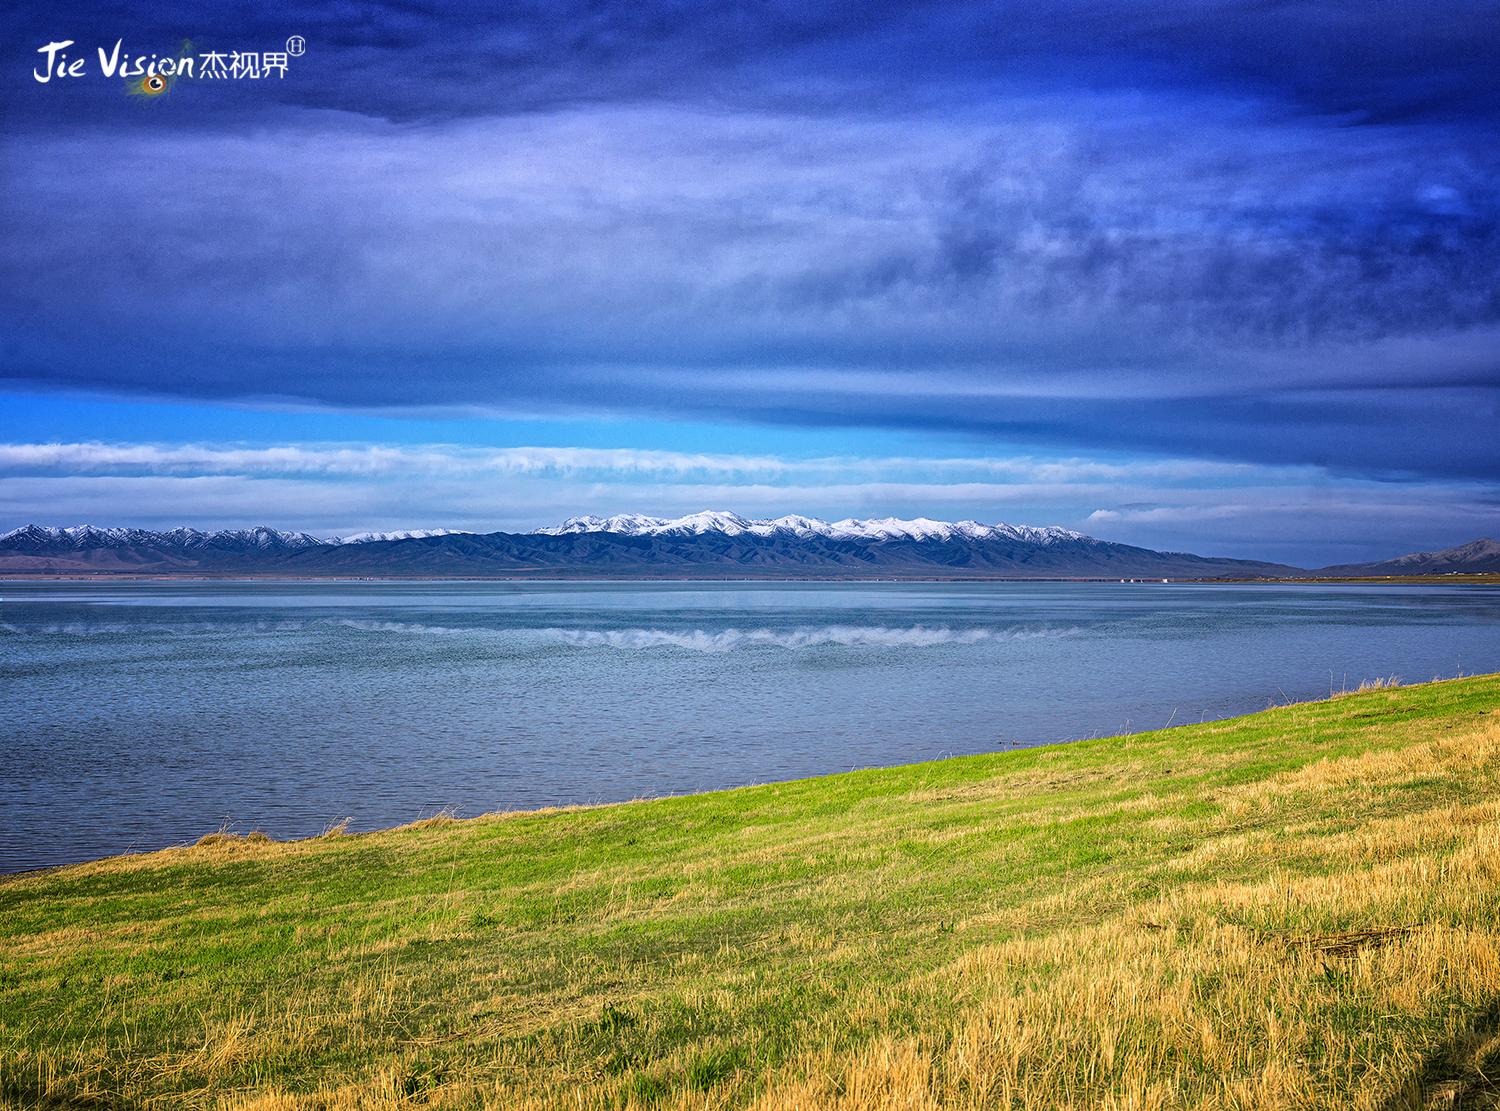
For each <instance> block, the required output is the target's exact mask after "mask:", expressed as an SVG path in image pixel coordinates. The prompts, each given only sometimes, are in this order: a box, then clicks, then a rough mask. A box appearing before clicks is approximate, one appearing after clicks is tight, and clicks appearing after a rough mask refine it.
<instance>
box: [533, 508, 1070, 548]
mask: <svg viewBox="0 0 1500 1111" xmlns="http://www.w3.org/2000/svg"><path fill="white" fill-rule="evenodd" d="M589 532H609V533H618V534H619V535H621V536H701V535H703V534H705V533H711V532H717V533H723V534H724V535H725V536H743V535H750V536H789V537H809V536H825V537H829V538H830V539H834V540H952V539H954V538H956V537H959V538H963V539H966V540H1017V541H1020V542H1022V543H1027V544H1051V543H1055V542H1057V541H1059V540H1086V539H1088V538H1087V537H1086V536H1084V534H1083V533H1081V532H1073V531H1072V530H1071V529H1065V528H1058V527H1056V526H1048V527H1046V528H1035V527H1033V526H1031V525H1007V524H1003V523H1002V524H993V525H982V524H980V523H979V522H978V521H934V520H931V519H929V518H927V517H917V518H915V519H913V520H909V521H907V520H901V519H900V518H897V517H879V518H871V519H868V520H861V519H859V518H856V517H847V518H845V519H844V520H842V521H823V520H820V519H818V518H817V517H800V516H788V517H775V518H770V519H764V520H753V519H750V518H746V517H741V516H740V515H739V514H738V513H728V512H725V511H723V510H714V509H705V510H704V511H703V512H701V513H690V514H688V515H687V516H686V517H647V516H645V515H644V514H640V513H622V514H620V515H618V516H615V517H569V518H568V519H567V520H566V521H564V522H563V523H562V524H560V525H555V526H552V527H550V528H540V529H537V530H535V532H533V533H532V535H533V536H567V535H570V534H574V533H589Z"/></svg>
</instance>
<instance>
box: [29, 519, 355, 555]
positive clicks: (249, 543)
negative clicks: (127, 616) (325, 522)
mask: <svg viewBox="0 0 1500 1111" xmlns="http://www.w3.org/2000/svg"><path fill="white" fill-rule="evenodd" d="M21 542H29V543H32V544H42V545H50V546H53V547H56V546H65V547H71V548H75V549H78V550H80V551H82V550H91V549H98V548H107V547H112V546H120V545H143V544H144V545H151V546H160V545H164V544H165V545H168V546H172V547H178V548H183V549H187V550H193V549H201V548H227V547H243V548H254V549H256V550H258V551H291V550H295V549H298V548H312V547H317V546H318V545H320V544H326V543H327V541H326V540H322V539H319V538H318V537H316V536H310V535H309V534H307V533H305V532H283V531H282V530H280V529H273V528H268V527H266V526H264V525H261V526H258V527H256V528H245V529H224V530H222V531H220V532H202V531H200V530H198V529H193V528H175V529H171V530H169V531H167V532H153V531H152V530H150V529H138V528H99V527H97V526H95V525H72V526H69V527H67V528H55V527H49V526H47V525H25V526H23V527H22V528H18V529H12V530H11V531H10V532H7V533H3V534H0V544H8V546H12V547H14V546H16V545H17V544H18V543H21Z"/></svg>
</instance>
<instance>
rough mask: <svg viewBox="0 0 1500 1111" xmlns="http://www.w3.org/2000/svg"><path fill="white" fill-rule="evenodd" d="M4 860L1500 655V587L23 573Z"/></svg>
mask: <svg viewBox="0 0 1500 1111" xmlns="http://www.w3.org/2000/svg"><path fill="white" fill-rule="evenodd" d="M0 599H3V600H0V714H3V717H0V721H3V725H0V729H3V737H0V871H7V870H16V869H22V868H30V867H37V866H41V865H49V864H58V863H65V862H70V861H77V860H84V859H89V858H93V857H98V856H103V855H107V854H112V853H118V852H125V851H133V850H143V849H152V848H157V847H161V846H165V845H172V844H180V843H183V842H185V841H190V840H193V839H196V838H197V837H199V836H200V835H202V834H204V833H207V832H211V831H213V830H215V829H217V828H219V827H220V826H221V825H228V826H229V827H230V828H234V829H237V830H240V831H242V832H243V831H246V830H250V829H261V830H265V831H267V832H268V833H270V834H272V835H273V836H275V837H278V838H280V837H299V836H307V835H310V834H316V833H319V832H321V831H322V830H323V829H325V828H326V827H328V826H329V825H330V824H332V823H334V822H337V821H339V820H341V819H344V818H349V819H351V827H352V828H354V829H366V828H372V827H378V826H388V825H396V824H400V823H403V822H408V821H412V820H414V819H416V818H420V817H424V816H429V815H432V814H434V813H435V812H438V811H440V810H443V809H448V808H451V809H453V810H455V811H457V812H458V813H459V814H461V815H473V814H478V813H482V812H485V811H490V810H500V809H513V808H518V807H535V806H545V805H553V804H559V803H589V802H604V801H612V800H618V799H628V798H635V797H640V796H648V795H662V794H670V793H679V792H687V791H700V790H706V789H709V788H714V787H727V786H733V785H737V784H745V783H756V782H764V781H767V780H776V779H788V778H793V777H797V776H806V775H815V774H819V773H823V772H835V771H843V770H846V769H849V768H859V767H866V766H870V765H879V764H897V763H906V762H910V761H914V760H926V759H931V758H934V757H939V756H947V755H955V754H960V753H975V752H988V751H993V750H997V749H1004V748H1007V747H1013V746H1017V745H1031V744H1038V743H1044V742H1049V741H1061V740H1069V739H1074V738H1080V737H1090V736H1097V735H1107V734H1113V733H1119V732H1125V731H1131V730H1142V729H1155V728H1159V727H1161V726H1164V725H1168V724H1177V725H1180V724H1184V723H1188V722H1197V721H1201V720H1204V719H1212V718H1221V717H1228V716H1232V715H1235V714H1240V713H1244V712H1247V711H1252V710H1260V709H1264V708H1265V707H1266V706H1268V705H1271V704H1275V703H1282V702H1286V701H1289V700H1299V699H1307V698H1316V697H1320V696H1326V695H1327V694H1328V693H1329V690H1330V689H1339V688H1343V687H1346V686H1347V687H1354V686H1356V685H1358V683H1359V682H1360V681H1361V680H1363V679H1370V678H1376V677H1384V676H1391V675H1395V676H1399V677H1401V678H1402V679H1405V680H1407V681H1418V680H1425V679H1431V678H1433V677H1435V676H1444V677H1449V676H1453V675H1456V674H1459V673H1465V674H1475V673H1480V672H1486V671H1500V588H1495V587H1483V586H1468V587H1442V586H1410V587H1406V586H1358V585H1326V586H1325V585H1289V586H1262V585H1253V586H1252V585H1223V586H1210V585H1195V584H1161V583H1133V584H1126V583H1120V584H1116V583H980V584H975V583H965V584H951V583H882V584H868V583H859V584H853V583H850V584H843V583H839V584H829V583H791V584H787V583H777V584H744V583H535V582H533V583H477V582H471V583H462V582H444V583H410V582H405V583H380V582H363V583H305V582H299V583H268V582H255V583H226V582H198V583H169V582H134V583H129V582H114V583H4V584H0Z"/></svg>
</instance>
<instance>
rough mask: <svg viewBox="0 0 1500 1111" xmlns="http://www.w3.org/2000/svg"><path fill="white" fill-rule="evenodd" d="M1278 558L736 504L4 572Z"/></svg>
mask: <svg viewBox="0 0 1500 1111" xmlns="http://www.w3.org/2000/svg"><path fill="white" fill-rule="evenodd" d="M1295 572H1296V569H1295V568H1291V567H1287V566H1284V565H1281V564H1274V563H1262V562H1257V561H1253V560H1238V559H1223V558H1217V557H1206V556H1198V555H1193V554H1190V553H1187V552H1158V551H1152V550H1151V549H1149V548H1137V547H1133V546H1131V545H1129V544H1116V543H1112V542H1110V541H1107V540H1099V539H1096V538H1094V537H1091V536H1085V535H1084V534H1082V533H1079V532H1073V531H1071V530H1069V529H1063V528H1055V527H1049V528H1034V527H1031V526H1025V525H1008V524H994V525H984V524H980V523H978V522H976V521H960V522H957V523H951V522H946V521H932V520H928V519H926V518H918V519H917V520H912V521H904V520H898V519H895V518H885V519H879V520H856V519H849V520H844V521H836V522H827V521H821V520H818V519H817V518H812V517H782V518H777V519H776V520H768V521H756V520H749V519H746V518H743V517H740V516H738V515H736V514H733V513H722V512H704V513H697V514H692V515H691V516H688V517H679V518H660V517H645V516H640V515H628V516H622V517H613V518H607V519H603V518H597V517H576V518H573V519H571V520H569V521H567V522H565V523H564V524H562V525H560V526H557V527H555V528H548V529H540V530H538V531H536V532H531V533H505V532H494V533H485V534H477V533H465V532H454V531H450V530H443V529H438V530H431V531H428V532H415V533H387V534H369V533H364V534H360V535H358V536H354V537H347V538H339V537H331V538H326V539H320V538H318V537H315V536H310V535H308V534H307V533H297V532H282V531H279V530H276V529H271V528H264V527H262V528H254V529H243V530H233V531H225V532H213V533H208V532H201V531H198V530H196V529H172V530H170V531H167V532H151V531H148V530H144V529H118V528H96V527H93V526H88V525H80V526H77V527H74V528H47V527H43V526H39V525H28V526H26V527H25V528H21V529H16V530H14V531H13V532H10V533H6V534H5V535H3V536H0V573H6V574H126V573H135V574H200V575H201V574H265V575H290V576H301V575H305V576H349V575H355V576H398V577H400V576H410V577H424V576H439V577H443V576H476V577H487V576H498V577H535V578H550V577H573V578H587V577H623V578H653V577H668V578H765V579H776V578H934V577H937V578H1214V577H1256V576H1275V575H1283V574H1292V573H1295Z"/></svg>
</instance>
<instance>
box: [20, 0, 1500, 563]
mask: <svg viewBox="0 0 1500 1111" xmlns="http://www.w3.org/2000/svg"><path fill="white" fill-rule="evenodd" d="M0 27H3V28H4V32H3V36H0V41H3V43H4V53H3V71H0V144H3V148H4V149H3V150H0V528H9V527H15V526H19V525H21V524H24V523H28V522H33V521H35V522H38V523H43V524H76V523H80V522H84V521H87V522H89V523H94V524H103V525H141V526H146V527H158V526H174V525H180V524H185V525H194V526H198V527H229V526H233V527H238V526H246V525H252V524H270V525H273V526H276V527H281V528H294V529H304V530H307V531H311V532H314V533H318V534H338V533H348V532H354V531H361V530H368V529H394V528H421V527H448V528H471V529H479V530H484V531H489V530H495V529H505V530H521V529H526V528H532V527H536V526H540V525H544V524H551V523H555V522H557V521H559V520H561V519H562V518H564V517H567V516H570V515H573V514H580V513H601V514H608V513H616V512H644V513H653V514H663V515H676V514H680V513H686V512H691V511H695V510H700V509H704V508H715V509H727V510H732V511H736V512H740V513H743V514H745V515H747V516H778V515H781V514H785V513H803V514H808V515H814V516H823V517H828V518H842V517H848V516H856V517H880V516H892V515H894V516H903V517H911V516H926V517H933V518H938V519H949V520H955V519H962V518H973V519H977V520H981V521H985V522H994V521H1009V522H1012V523H1023V524H1037V525H1045V524H1056V525H1064V526H1067V527H1070V528H1076V529H1079V530H1081V531H1084V532H1087V533H1090V534H1092V535H1095V536H1100V537H1103V538H1106V539H1110V540H1119V541H1124V542H1127V543H1134V544H1142V545H1145V546H1149V547H1154V548H1165V549H1173V550H1190V551H1196V552H1202V553H1205V554H1223V555H1237V556H1244V557H1255V558H1265V559H1274V560H1279V561H1287V562H1293V563H1297V564H1300V565H1303V566H1320V565H1325V564H1332V563H1339V562H1348V561H1354V560H1363V559H1375V558H1385V557H1389V556H1393V555H1396V554H1399V553H1402V552H1406V551H1412V550H1417V549H1433V548H1440V547H1444V546H1448V545H1452V544H1457V543H1462V542H1465V541H1468V540H1471V539H1474V538H1476V537H1478V536H1483V535H1496V534H1500V486H1497V481H1500V446H1497V445H1500V437H1497V428H1500V0H1496V2H1467V3H1460V2H1453V0H1432V2H1429V3H1426V4H1422V5H1415V4H1381V3H1371V2H1370V0H1350V2H1330V0H1319V2H1315V0H1306V2H1298V0H1279V2H1248V0H1245V2H1239V3H1229V2H1221V0H1197V2H1193V3H1189V2H1186V0H1153V2H1141V0H1131V2H1126V0H1054V2H1049V3H1045V4H1041V3H1036V2H1035V0H1032V2H1029V3H1024V4H1022V3H1010V2H1008V0H1007V2H1000V0H992V2H987V3H976V2H960V0H954V2H936V3H926V4H922V3H899V4H898V3H884V2H880V0H865V2H862V3H858V4H836V5H834V4H829V5H816V4H808V3H806V2H805V0H804V2H801V3H796V4H793V3H766V4H746V3H743V2H735V3H728V2H718V0H697V2H693V3H681V2H673V0H631V2H602V3H601V2H590V3H586V4H585V3H569V2H558V3H545V4H543V3H531V4H528V3H506V4H498V5H497V4H490V3H484V4H477V3H476V4H463V3H447V4H441V5H437V4H426V3H418V2H411V0H402V2H391V3H354V2H351V0H340V2H336V3H320V4H312V3H309V2H307V0H292V2H290V3H281V4H277V5H266V4H217V5H216V4H211V3H202V2H195V3H185V2H181V0H166V2H162V3H152V4H149V5H148V4H144V3H130V2H98V0H82V2H79V3H73V4H70V5H67V6H66V7H61V8H60V7H58V6H57V5H55V4H50V3H33V2H28V0H22V2H20V3H14V2H12V3H10V4H8V5H7V6H6V10H5V11H4V12H3V13H0ZM293 36H297V37H299V38H300V39H301V44H300V46H301V47H302V48H303V52H302V53H301V54H298V55H296V56H291V55H290V54H289V55H288V57H287V59H286V63H287V64H286V71H285V75H284V76H273V75H271V74H270V73H269V72H268V73H267V74H266V75H264V76H262V77H260V78H249V77H239V78H229V77H226V78H220V79H206V78H202V77H198V76H196V75H195V77H194V78H192V79H188V78H182V79H179V80H177V81H176V82H175V84H173V85H171V87H170V90H169V92H168V93H167V94H166V95H164V96H160V97H156V98H149V97H144V96H139V95H127V83H126V81H125V80H123V79H122V78H121V77H119V76H118V75H116V76H114V77H107V76H105V75H104V73H103V72H101V70H102V68H103V66H102V60H101V58H100V56H99V53H98V52H99V50H100V49H101V48H102V49H103V50H104V53H105V54H106V55H109V54H110V53H111V52H112V51H113V49H114V46H115V43H116V42H117V41H119V42H120V43H121V47H120V51H121V53H122V54H125V55H139V56H142V57H143V58H149V57H150V55H151V54H153V53H155V54H158V55H164V56H172V57H175V56H177V54H178V52H179V49H180V46H181V44H182V42H183V41H184V40H185V39H186V40H190V41H191V43H192V44H193V46H192V52H191V53H193V54H194V55H195V56H196V57H197V58H198V59H199V60H200V61H201V60H202V58H203V57H204V54H205V52H216V53H219V54H220V55H228V54H232V53H234V52H240V53H242V54H245V55H249V54H255V55H256V56H257V57H260V56H263V55H264V54H265V53H273V54H274V53H283V52H288V49H289V48H288V45H287V44H288V40H289V39H291V38H292V37H293ZM69 40H71V42H72V45H71V46H68V47H66V48H59V50H58V51H56V52H54V56H55V55H56V54H66V55H67V58H68V61H69V62H70V63H73V64H74V65H75V66H76V64H77V63H78V62H80V61H81V62H82V63H83V64H82V67H81V68H82V70H83V72H81V73H78V74H76V75H72V76H61V75H59V74H58V73H57V71H56V67H55V66H53V67H50V68H49V66H48V57H49V56H48V54H47V53H45V48H46V47H47V45H48V44H49V43H57V42H64V41H69ZM39 76H45V77H47V78H48V79H47V80H45V81H44V80H39V79H38V77H39Z"/></svg>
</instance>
